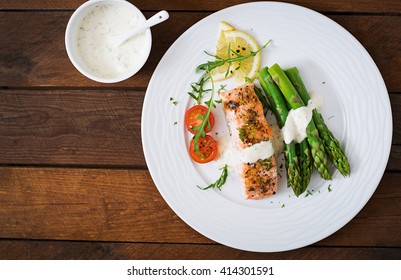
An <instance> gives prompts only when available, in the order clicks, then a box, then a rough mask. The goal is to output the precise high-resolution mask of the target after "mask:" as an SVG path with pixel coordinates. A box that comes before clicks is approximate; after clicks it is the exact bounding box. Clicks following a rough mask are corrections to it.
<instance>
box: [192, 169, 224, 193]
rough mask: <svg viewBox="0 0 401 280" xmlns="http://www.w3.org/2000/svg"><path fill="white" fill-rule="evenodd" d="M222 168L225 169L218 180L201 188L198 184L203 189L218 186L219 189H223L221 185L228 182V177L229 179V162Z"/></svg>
mask: <svg viewBox="0 0 401 280" xmlns="http://www.w3.org/2000/svg"><path fill="white" fill-rule="evenodd" d="M220 170H223V171H222V172H221V175H220V177H219V178H218V179H217V180H216V182H214V183H213V184H210V185H209V186H207V187H204V188H201V187H199V186H198V185H197V187H198V188H200V189H201V190H207V189H214V188H217V189H219V191H221V187H222V186H223V185H224V183H225V182H226V179H227V164H226V165H224V166H223V167H222V168H220Z"/></svg>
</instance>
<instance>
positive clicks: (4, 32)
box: [0, 0, 401, 259]
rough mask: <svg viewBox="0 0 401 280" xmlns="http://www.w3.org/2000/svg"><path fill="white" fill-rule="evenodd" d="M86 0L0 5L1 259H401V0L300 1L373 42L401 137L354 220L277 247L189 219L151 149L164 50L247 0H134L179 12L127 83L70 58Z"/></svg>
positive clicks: (161, 28)
mask: <svg viewBox="0 0 401 280" xmlns="http://www.w3.org/2000/svg"><path fill="white" fill-rule="evenodd" d="M83 2H84V1H83V0H66V1H50V0H41V1H28V0H21V1H13V0H3V1H1V3H0V34H1V40H0V258H1V259H250V258H252V259H400V258H401V173H400V171H401V163H400V158H401V133H400V131H401V122H400V118H401V17H400V15H401V1H399V0H380V1H376V0H354V1H348V0H337V1H331V0H330V1H329V0H323V1H322V0H292V1H290V2H292V3H295V4H299V5H303V6H305V7H308V8H311V9H314V10H316V11H318V12H321V13H323V14H324V15H327V16H328V17H330V18H331V19H333V20H334V21H336V22H337V23H339V24H340V25H342V26H343V27H345V28H346V29H347V30H349V31H350V32H351V33H352V34H353V35H354V36H355V37H356V38H357V39H358V40H359V41H360V42H361V43H362V44H363V45H364V46H365V48H366V49H367V50H368V52H369V53H370V54H371V56H372V57H373V59H374V61H375V62H376V63H377V66H378V67H379V69H380V71H381V73H382V75H383V77H384V80H385V82H386V85H387V88H388V91H389V95H390V99H391V103H392V110H393V118H394V135H393V145H392V151H391V155H390V160H389V162H388V165H387V168H386V172H385V174H384V176H383V179H382V180H381V182H380V185H379V186H378V188H377V190H376V192H375V194H374V195H373V197H372V198H371V199H370V201H369V202H368V204H367V205H366V206H365V207H364V208H363V210H362V211H361V212H360V213H359V214H358V215H357V216H356V217H355V218H354V219H353V220H352V221H351V222H349V223H348V224H347V225H346V226H344V227H343V228H342V229H340V230H339V231H338V232H336V233H335V234H333V235H331V236H329V237H327V238H326V239H324V240H322V241H320V242H318V243H316V244H313V245H311V246H308V247H306V248H302V249H298V250H293V251H289V252H282V253H270V254H267V253H265V254H260V253H252V252H245V251H240V250H236V249H232V248H228V247H225V246H223V245H220V244H217V243H215V242H213V241H211V240H209V239H207V238H206V237H204V236H202V235H200V234H199V233H197V232H196V231H195V230H193V229H192V228H190V227H189V226H187V225H186V224H185V223H184V222H183V221H182V220H181V219H180V218H179V217H178V216H177V215H176V214H175V213H174V212H173V211H172V210H171V209H170V208H169V207H168V205H167V204H166V203H165V201H164V200H163V198H162V197H161V195H160V194H159V192H158V190H157V189H156V187H155V185H154V183H153V181H152V179H151V177H150V175H149V172H148V170H147V167H146V162H145V159H144V155H143V151H142V145H141V110H142V103H143V99H144V95H145V91H146V88H147V85H148V82H149V79H150V77H151V75H152V73H153V71H154V70H155V67H156V65H157V63H158V62H159V60H160V59H161V57H162V56H163V54H164V53H165V52H166V50H167V49H168V48H169V46H170V45H171V44H172V43H173V42H174V41H175V40H176V39H177V38H178V37H179V36H180V35H181V34H182V33H183V32H184V31H185V30H186V29H187V28H189V27H190V26H192V25H193V24H194V23H196V22H197V21H199V20H200V19H202V18H204V17H206V16H208V15H210V14H211V13H213V12H215V11H217V10H220V9H223V8H225V7H228V6H231V5H234V4H238V3H242V2H246V1H241V0H231V1H224V0H220V1H211V0H204V1H192V0H181V1H145V0H141V1H131V2H133V3H135V4H136V5H137V6H138V7H139V8H140V9H141V10H143V11H145V15H146V16H147V17H149V16H151V15H152V14H154V13H155V12H156V11H158V10H160V9H166V10H168V11H169V12H170V19H169V20H168V21H167V22H165V23H163V24H161V25H158V26H156V27H154V28H153V30H152V31H153V38H154V40H155V41H157V42H158V43H157V44H154V46H153V49H152V52H151V56H150V58H149V60H148V62H147V64H146V65H145V67H144V68H143V69H142V70H141V71H140V72H139V73H138V74H137V75H136V76H135V77H133V78H131V79H128V80H126V81H124V82H121V83H117V84H99V83H96V82H93V81H91V80H89V79H87V78H85V77H84V76H82V75H81V74H80V73H78V71H76V69H75V68H74V67H73V66H72V64H71V63H70V61H69V59H68V57H67V54H66V51H65V47H64V32H65V28H66V25H67V21H68V20H69V18H70V16H71V14H72V13H73V11H74V10H75V9H76V8H77V7H78V6H79V5H80V4H82V3H83ZM350 94H352V93H350ZM372 114H374V112H372ZM367 125H369V124H367ZM372 148H374V147H372ZM361 164H363V163H361Z"/></svg>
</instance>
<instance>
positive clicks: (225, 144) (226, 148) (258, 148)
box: [215, 136, 274, 168]
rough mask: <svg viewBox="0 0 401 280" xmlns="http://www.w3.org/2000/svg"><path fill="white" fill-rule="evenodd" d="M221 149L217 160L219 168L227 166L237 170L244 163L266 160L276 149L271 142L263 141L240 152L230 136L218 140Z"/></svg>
mask: <svg viewBox="0 0 401 280" xmlns="http://www.w3.org/2000/svg"><path fill="white" fill-rule="evenodd" d="M217 143H218V147H219V157H218V158H217V159H216V160H215V163H216V164H217V165H218V166H223V165H224V164H227V166H229V167H232V168H236V167H237V166H238V165H239V164H241V163H243V162H249V163H254V162H257V161H258V160H259V159H266V158H269V157H271V156H272V155H273V154H274V148H273V144H272V142H271V141H263V142H260V143H257V144H254V145H252V146H250V147H248V148H246V149H244V150H238V149H235V148H234V147H233V145H232V144H231V141H230V137H229V136H225V137H222V138H220V139H218V140H217Z"/></svg>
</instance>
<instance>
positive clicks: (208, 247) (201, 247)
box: [0, 240, 401, 260]
mask: <svg viewBox="0 0 401 280" xmlns="http://www.w3.org/2000/svg"><path fill="white" fill-rule="evenodd" d="M188 256H190V259H192V260H213V259H218V260H232V259H238V260H328V259H330V260H389V259H392V260H399V259H401V248H380V247H378V248H363V247H362V248H344V247H341V248H339V247H316V246H310V247H305V248H301V249H297V250H292V251H288V252H280V253H255V252H245V251H241V250H236V249H233V248H229V247H226V246H222V245H218V244H192V245H190V244H149V243H113V242H97V243H95V242H74V241H37V240H0V259H3V260H4V259H11V260H21V259H25V260H43V259H44V260H48V259H56V260H76V259H79V260H87V259H89V260H99V259H108V260H127V259H130V260H144V259H145V260H148V259H152V260H185V259H188Z"/></svg>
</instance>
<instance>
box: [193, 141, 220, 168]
mask: <svg viewBox="0 0 401 280" xmlns="http://www.w3.org/2000/svg"><path fill="white" fill-rule="evenodd" d="M198 147H199V152H195V141H194V139H192V141H191V145H190V146H189V154H190V155H191V158H192V159H193V160H194V161H196V162H197V163H207V162H210V161H212V160H214V159H215V158H216V156H217V153H218V149H217V142H216V141H215V140H214V139H213V137H212V136H210V135H206V137H200V138H199V142H198Z"/></svg>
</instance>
